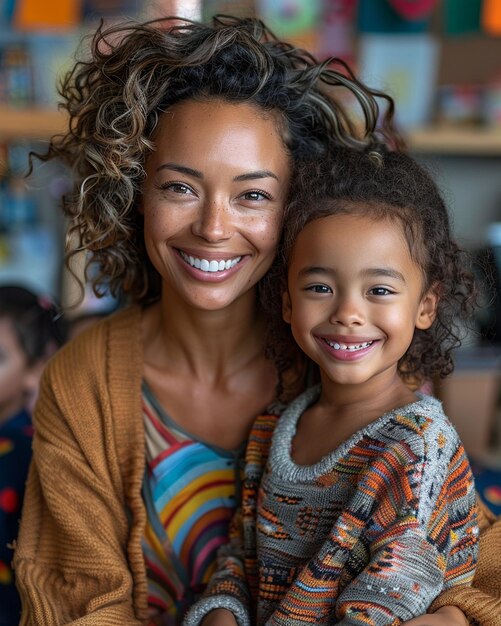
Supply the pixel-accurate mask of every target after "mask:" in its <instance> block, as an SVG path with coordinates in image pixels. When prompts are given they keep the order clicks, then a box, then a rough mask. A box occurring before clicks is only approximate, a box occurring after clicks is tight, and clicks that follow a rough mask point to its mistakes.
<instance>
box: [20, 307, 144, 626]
mask: <svg viewBox="0 0 501 626" xmlns="http://www.w3.org/2000/svg"><path fill="white" fill-rule="evenodd" d="M141 377H142V347H141V331H140V309H138V308H131V309H128V310H127V311H125V312H121V313H119V314H117V315H116V316H114V317H113V318H112V319H107V320H104V321H103V322H100V323H99V324H98V325H97V326H95V327H92V328H91V329H89V331H87V332H85V333H83V334H82V335H80V336H79V337H77V338H76V340H75V341H73V342H71V343H69V344H67V345H66V346H65V347H63V348H62V349H61V350H60V351H59V353H57V354H56V355H55V357H54V358H53V359H52V360H51V362H50V363H49V365H48V367H47V368H46V370H45V372H44V376H43V380H42V384H41V391H40V397H39V401H38V403H37V407H36V410H35V413H34V427H35V436H34V440H33V454H34V461H33V463H32V466H31V468H30V473H29V478H28V483H27V488H26V493H25V503H24V509H23V519H22V523H21V529H20V535H19V538H18V547H17V549H16V552H15V558H14V567H15V571H16V579H17V584H18V587H19V591H20V595H21V599H22V603H23V613H22V618H21V622H20V623H21V625H22V626H25V625H30V626H31V625H33V626H35V625H36V626H45V625H47V626H49V625H51V626H52V625H56V624H71V623H73V622H75V621H77V620H78V624H79V625H81V626H87V625H89V626H91V625H92V626H94V625H95V626H108V625H109V626H112V625H116V626H119V625H120V626H124V625H133V624H141V623H143V620H145V619H146V617H147V586H146V572H145V566H144V559H143V553H142V549H141V539H142V535H143V530H144V523H145V509H144V505H143V501H142V498H141V484H142V479H143V473H144V467H145V450H144V429H143V420H142V414H141Z"/></svg>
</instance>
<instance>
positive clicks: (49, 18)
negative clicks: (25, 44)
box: [13, 0, 82, 30]
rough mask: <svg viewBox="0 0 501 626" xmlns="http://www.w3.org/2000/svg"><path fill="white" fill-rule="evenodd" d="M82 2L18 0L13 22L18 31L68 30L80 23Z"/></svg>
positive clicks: (78, 0) (68, 0)
mask: <svg viewBox="0 0 501 626" xmlns="http://www.w3.org/2000/svg"><path fill="white" fill-rule="evenodd" d="M81 15H82V0H64V2H61V0H44V2H40V0H18V1H17V2H16V6H15V9H14V15H13V22H14V26H15V27H16V28H18V29H19V30H43V29H55V28H57V29H69V28H74V27H75V26H77V25H78V24H79V23H80V20H81Z"/></svg>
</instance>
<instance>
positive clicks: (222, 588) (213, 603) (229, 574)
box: [183, 415, 278, 626]
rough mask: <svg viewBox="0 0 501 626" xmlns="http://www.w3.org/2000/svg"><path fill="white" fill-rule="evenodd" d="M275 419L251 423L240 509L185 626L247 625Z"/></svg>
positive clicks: (267, 417) (259, 419) (269, 418)
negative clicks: (262, 492)
mask: <svg viewBox="0 0 501 626" xmlns="http://www.w3.org/2000/svg"><path fill="white" fill-rule="evenodd" d="M277 418H278V415H263V416H259V417H258V418H257V420H256V422H255V424H254V427H253V429H252V431H251V434H250V436H249V442H248V445H247V450H246V458H245V481H244V488H243V493H242V507H241V510H240V511H238V512H237V513H236V514H235V515H234V517H233V520H232V523H231V526H230V533H229V534H230V541H229V543H228V545H226V546H223V547H222V548H221V549H220V550H219V553H218V565H217V570H216V573H215V574H214V575H213V576H212V578H211V580H210V582H209V586H208V588H207V590H206V592H205V593H204V596H203V597H202V599H201V600H199V601H198V602H197V603H196V604H195V605H194V606H193V607H192V608H191V610H190V611H189V612H188V614H187V616H186V617H185V620H184V622H183V623H184V625H185V626H198V625H199V624H201V625H202V626H212V625H214V626H234V625H235V624H238V626H248V625H249V624H250V606H251V597H252V590H251V589H250V587H249V580H252V579H253V578H255V575H256V572H255V568H256V558H255V556H256V555H255V545H254V542H255V534H256V533H255V527H256V503H257V496H258V490H259V484H260V481H261V476H262V473H263V470H264V466H265V464H266V461H267V458H268V453H269V447H270V445H271V437H272V435H273V431H274V428H275V425H276V422H277ZM244 534H245V539H246V541H245V542H244ZM250 541H251V542H252V543H250ZM244 544H245V555H244ZM251 586H252V584H251Z"/></svg>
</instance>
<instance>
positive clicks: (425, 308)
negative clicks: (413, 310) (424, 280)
mask: <svg viewBox="0 0 501 626" xmlns="http://www.w3.org/2000/svg"><path fill="white" fill-rule="evenodd" d="M439 297H440V296H439V294H438V288H437V287H436V286H435V285H433V286H432V287H430V289H429V290H428V291H427V292H426V293H425V294H424V296H423V297H422V299H421V302H420V303H419V310H418V314H417V317H416V328H419V329H420V330H427V329H428V328H430V326H431V325H432V324H433V322H434V321H435V318H436V316H437V306H438V301H439Z"/></svg>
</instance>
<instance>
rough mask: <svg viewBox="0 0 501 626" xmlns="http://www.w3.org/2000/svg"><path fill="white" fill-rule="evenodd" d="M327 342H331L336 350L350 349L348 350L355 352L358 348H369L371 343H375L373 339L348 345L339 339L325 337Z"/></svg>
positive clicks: (331, 345)
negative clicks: (329, 339) (331, 339)
mask: <svg viewBox="0 0 501 626" xmlns="http://www.w3.org/2000/svg"><path fill="white" fill-rule="evenodd" d="M325 342H326V343H327V344H329V346H330V347H331V348H334V350H348V352H355V351H356V350H363V349H364V348H368V347H369V346H370V345H372V344H373V343H374V342H373V341H365V342H364V343H359V344H350V345H349V346H347V345H346V344H345V343H338V342H337V341H328V340H327V339H325Z"/></svg>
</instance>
